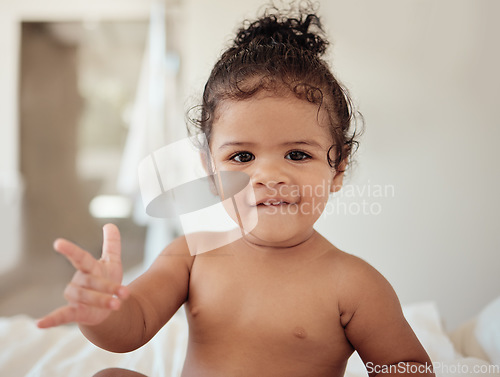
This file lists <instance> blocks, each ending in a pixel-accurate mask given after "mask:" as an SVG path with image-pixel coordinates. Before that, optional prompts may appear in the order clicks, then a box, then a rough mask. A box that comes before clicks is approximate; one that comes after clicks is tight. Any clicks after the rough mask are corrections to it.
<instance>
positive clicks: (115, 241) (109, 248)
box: [101, 224, 121, 263]
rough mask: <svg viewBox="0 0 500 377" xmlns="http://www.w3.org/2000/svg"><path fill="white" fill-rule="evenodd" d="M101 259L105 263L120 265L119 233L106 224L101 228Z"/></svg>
mask: <svg viewBox="0 0 500 377" xmlns="http://www.w3.org/2000/svg"><path fill="white" fill-rule="evenodd" d="M102 231H103V238H104V240H103V244H102V258H101V259H103V260H105V261H109V262H117V263H121V240H120V231H119V230H118V227H117V226H116V225H114V224H106V225H104V227H103V228H102Z"/></svg>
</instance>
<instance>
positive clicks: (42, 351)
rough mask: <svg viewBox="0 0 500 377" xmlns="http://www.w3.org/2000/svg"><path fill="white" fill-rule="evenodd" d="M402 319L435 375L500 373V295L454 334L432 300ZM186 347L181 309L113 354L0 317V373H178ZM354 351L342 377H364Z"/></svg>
mask: <svg viewBox="0 0 500 377" xmlns="http://www.w3.org/2000/svg"><path fill="white" fill-rule="evenodd" d="M403 309H404V313H405V316H406V319H407V320H408V322H409V323H410V325H411V326H412V327H413V329H414V331H415V333H416V334H417V336H418V338H419V339H420V341H421V342H422V344H423V345H424V347H425V348H426V350H427V352H428V353H429V355H430V357H431V359H432V360H433V365H434V368H435V371H436V375H437V376H438V377H447V376H482V377H483V376H495V377H500V297H499V298H498V299H496V300H494V301H493V302H491V303H490V304H489V305H488V306H486V307H485V308H484V309H483V310H482V311H481V312H480V313H478V315H477V317H476V318H474V319H472V320H471V321H469V322H467V323H464V324H463V325H462V326H460V327H459V328H458V329H457V330H456V331H454V332H453V333H452V334H447V333H446V332H445V331H444V329H443V327H442V319H441V317H440V314H439V310H438V307H437V305H436V304H435V303H433V302H422V303H417V304H413V305H407V306H404V308H403ZM186 345H187V323H186V320H185V313H184V311H183V309H182V308H181V309H180V310H179V312H177V313H176V314H175V315H174V317H173V318H172V319H171V321H170V322H169V323H168V324H167V325H166V326H165V327H164V328H163V329H162V330H161V331H160V332H159V333H158V334H157V335H156V336H155V337H154V338H153V340H151V341H150V342H149V343H148V344H146V345H145V346H143V347H142V348H140V349H138V350H136V351H134V352H130V353H127V354H113V353H109V352H106V351H104V350H101V349H99V348H97V347H95V346H94V345H92V344H91V343H89V342H88V341H87V340H86V339H85V338H84V337H83V336H82V335H81V334H80V332H79V330H78V328H77V327H76V326H74V325H68V326H62V327H59V328H53V329H49V330H39V329H37V328H36V326H35V322H34V320H33V319H32V318H29V317H27V316H23V315H20V316H14V317H8V318H0V376H2V377H22V376H27V377H35V376H36V377H38V376H64V377H82V376H92V375H93V374H95V373H96V372H98V371H100V370H102V369H105V368H109V367H120V368H126V369H131V370H134V371H138V372H141V373H143V374H145V375H147V376H150V377H177V376H180V373H181V370H182V365H183V361H184V355H185V350H186ZM366 376H367V372H366V369H365V367H364V366H363V364H362V362H361V360H360V359H359V357H358V356H357V354H354V355H353V356H352V357H351V359H350V360H349V363H348V367H347V371H346V377H366Z"/></svg>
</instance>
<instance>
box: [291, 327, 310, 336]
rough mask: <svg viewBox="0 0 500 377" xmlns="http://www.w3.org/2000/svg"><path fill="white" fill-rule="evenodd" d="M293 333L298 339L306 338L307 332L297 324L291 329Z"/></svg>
mask: <svg viewBox="0 0 500 377" xmlns="http://www.w3.org/2000/svg"><path fill="white" fill-rule="evenodd" d="M293 335H294V336H296V337H297V338H299V339H305V338H307V332H306V330H305V329H304V328H303V327H300V326H297V327H296V328H295V329H293Z"/></svg>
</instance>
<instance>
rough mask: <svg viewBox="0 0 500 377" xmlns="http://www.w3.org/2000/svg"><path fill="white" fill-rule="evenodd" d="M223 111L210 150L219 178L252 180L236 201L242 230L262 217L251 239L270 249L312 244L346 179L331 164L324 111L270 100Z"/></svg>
mask: <svg viewBox="0 0 500 377" xmlns="http://www.w3.org/2000/svg"><path fill="white" fill-rule="evenodd" d="M218 110H219V111H218V114H219V117H218V118H217V119H216V120H215V121H214V124H213V131H212V138H211V142H210V150H211V153H212V158H213V160H214V164H215V168H216V170H217V171H219V172H220V171H240V172H244V173H246V174H248V176H249V177H250V185H249V186H251V190H247V193H246V194H245V193H242V195H237V197H236V202H237V207H238V211H239V215H240V216H241V220H243V221H242V222H243V224H245V216H251V214H255V213H257V215H258V221H257V225H256V226H255V228H253V229H252V230H251V231H250V234H249V235H248V236H247V237H248V239H249V240H250V241H252V242H254V243H256V244H259V245H268V246H292V245H295V244H298V243H300V242H302V241H303V240H305V239H307V238H308V237H309V236H310V235H311V234H312V232H313V224H314V223H315V222H316V220H317V219H318V217H319V216H320V215H321V213H322V212H323V209H324V208H325V205H326V203H327V201H328V196H329V193H330V192H332V191H335V190H338V189H339V188H340V185H341V184H342V173H336V172H335V170H334V169H333V168H332V167H330V165H329V164H328V160H327V153H328V150H329V148H330V146H331V145H332V138H331V136H330V132H329V123H328V117H327V115H326V112H325V111H324V110H321V111H320V112H319V113H318V106H317V105H315V104H312V103H309V102H307V101H305V100H301V99H298V98H296V97H294V96H287V97H276V96H270V95H269V94H266V93H262V94H258V95H256V96H254V97H252V98H250V99H247V100H240V101H225V102H224V103H222V104H221V105H220V108H219V109H218ZM249 191H253V192H251V193H250V192H249Z"/></svg>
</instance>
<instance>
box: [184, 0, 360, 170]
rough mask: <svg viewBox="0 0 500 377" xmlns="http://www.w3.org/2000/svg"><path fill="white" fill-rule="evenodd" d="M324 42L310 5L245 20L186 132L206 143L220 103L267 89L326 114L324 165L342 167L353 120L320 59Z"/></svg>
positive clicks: (353, 143)
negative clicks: (327, 137) (328, 143)
mask: <svg viewBox="0 0 500 377" xmlns="http://www.w3.org/2000/svg"><path fill="white" fill-rule="evenodd" d="M328 45H329V42H328V41H327V39H326V37H325V33H324V30H323V28H322V25H321V22H320V19H319V17H318V16H317V15H316V14H315V13H314V10H313V9H312V6H311V4H310V3H306V4H305V5H304V4H303V3H301V5H299V6H298V7H294V6H293V5H292V6H291V8H290V9H289V10H287V11H283V10H279V9H278V8H276V7H274V6H272V7H269V8H267V10H266V11H265V13H264V15H263V16H262V17H261V18H259V19H257V20H256V21H253V22H251V21H248V20H247V21H244V23H243V26H242V27H241V28H240V29H239V30H238V31H237V34H236V38H235V39H234V41H233V44H232V45H231V46H230V47H229V48H228V49H227V50H226V51H225V52H224V53H223V54H222V55H221V57H220V59H219V60H218V61H217V63H216V64H215V66H214V68H213V69H212V72H211V74H210V77H209V79H208V81H207V83H206V85H205V89H204V92H203V98H202V104H201V105H200V106H199V107H198V114H199V116H198V117H196V118H190V121H191V123H192V124H193V125H194V130H193V129H189V131H190V132H191V133H193V131H195V132H199V131H201V132H203V133H205V135H206V138H207V140H208V142H209V143H210V137H211V134H212V127H213V122H214V120H216V119H217V109H218V107H219V104H220V103H221V102H222V101H224V100H228V99H229V100H244V99H247V98H250V97H252V96H253V95H255V94H256V93H258V92H260V91H262V90H266V91H271V92H275V93H276V94H280V95H281V94H283V95H285V94H286V92H288V93H290V92H291V93H293V94H294V95H296V96H297V97H298V98H301V99H304V100H307V101H309V102H311V103H314V104H317V105H318V113H319V110H320V108H321V106H324V108H325V109H326V110H327V113H328V116H329V120H330V133H331V136H332V138H333V141H334V144H333V145H332V146H331V147H330V149H329V150H328V156H327V158H328V163H329V164H330V166H331V167H333V168H335V169H336V170H339V169H342V168H343V167H345V166H346V165H347V162H348V161H349V160H350V157H351V156H352V153H353V152H354V151H355V149H357V146H358V142H357V140H356V137H357V136H358V132H356V121H355V116H354V111H353V106H352V101H351V99H350V97H349V94H348V92H347V90H346V89H345V88H344V87H343V86H342V85H341V84H340V83H339V82H338V81H337V79H336V78H335V77H334V75H333V73H332V72H331V70H330V67H329V66H328V64H327V63H326V61H325V60H324V59H323V58H322V56H323V55H324V53H325V51H326V49H327V47H328Z"/></svg>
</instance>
